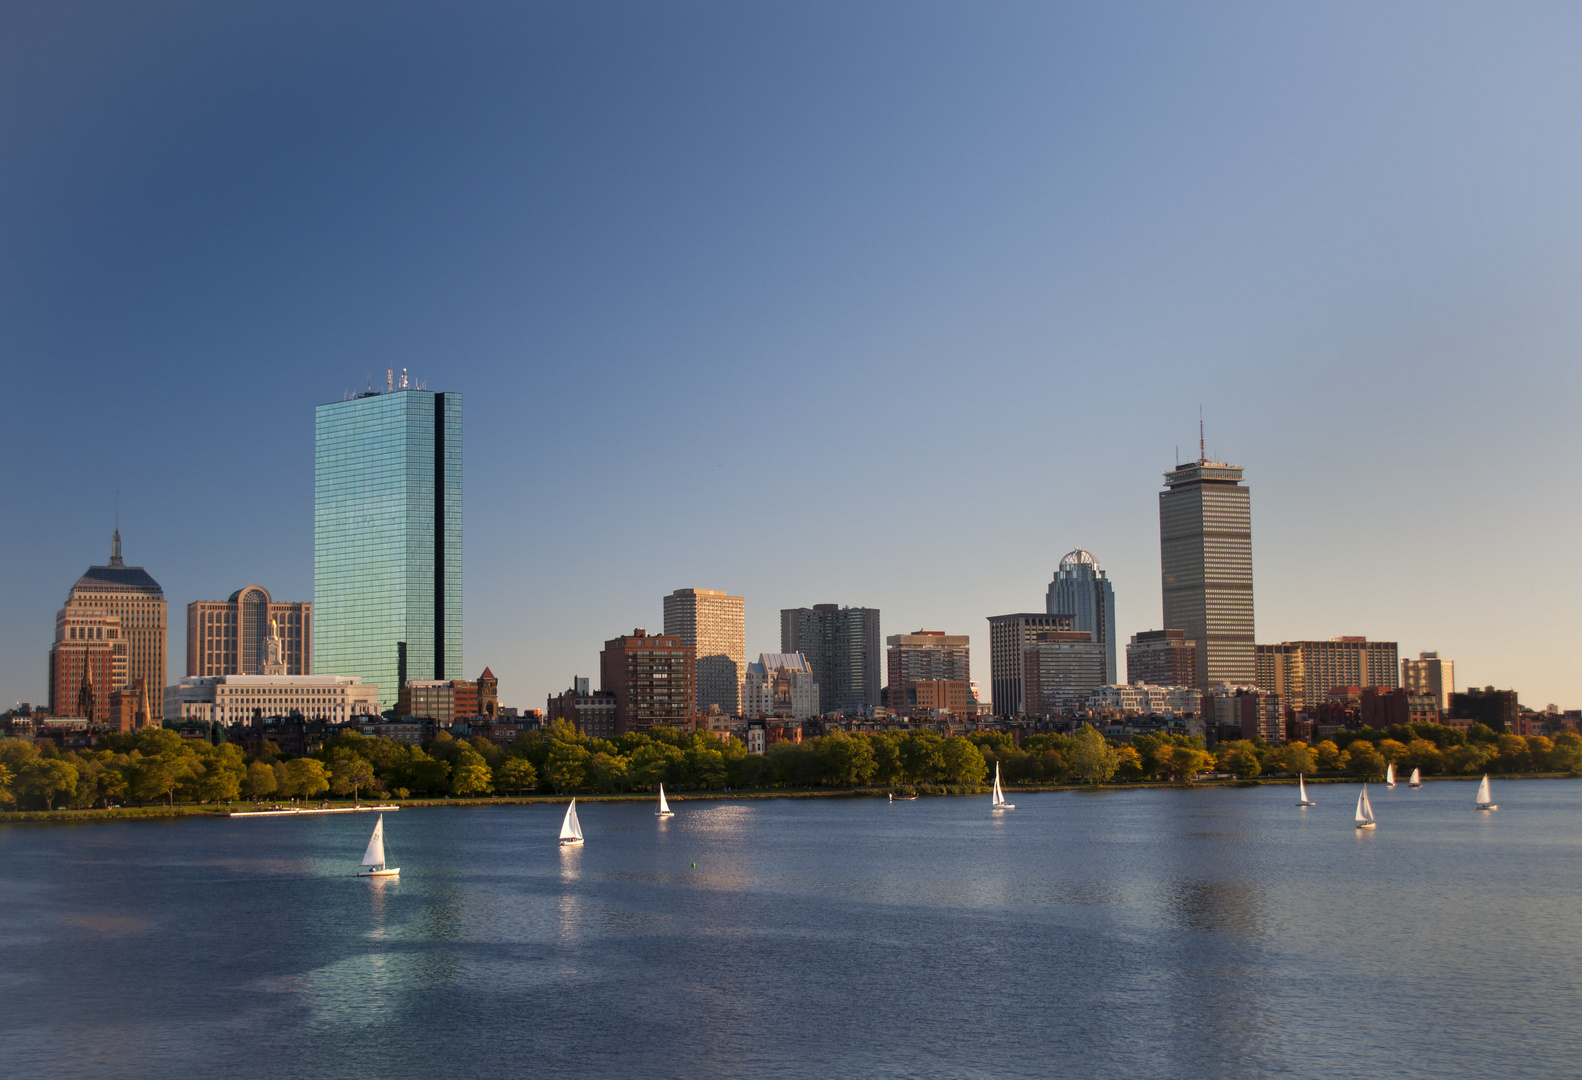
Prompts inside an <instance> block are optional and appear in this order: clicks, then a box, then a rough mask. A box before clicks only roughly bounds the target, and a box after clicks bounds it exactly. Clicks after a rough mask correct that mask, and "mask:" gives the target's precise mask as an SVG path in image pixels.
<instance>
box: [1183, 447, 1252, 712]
mask: <svg viewBox="0 0 1582 1080" xmlns="http://www.w3.org/2000/svg"><path fill="white" fill-rule="evenodd" d="M1165 484H1166V485H1167V487H1168V490H1166V491H1161V492H1160V493H1159V563H1160V571H1161V576H1162V579H1163V580H1162V585H1163V589H1164V624H1165V625H1166V626H1169V627H1176V628H1179V629H1181V630H1184V631H1186V639H1187V640H1188V641H1194V642H1196V643H1197V667H1198V687H1199V688H1200V689H1202V690H1204V691H1207V690H1210V689H1212V688H1213V687H1214V685H1215V684H1216V683H1222V682H1224V683H1230V684H1231V685H1233V686H1238V685H1250V684H1251V683H1252V682H1253V680H1254V678H1255V677H1256V674H1257V661H1256V657H1255V654H1254V648H1253V632H1252V504H1251V502H1250V498H1249V492H1248V489H1247V488H1245V487H1243V486H1242V484H1241V466H1240V465H1226V464H1224V463H1223V462H1217V461H1209V460H1207V459H1206V458H1205V457H1204V456H1203V454H1202V452H1201V451H1200V452H1199V456H1198V460H1197V461H1194V462H1192V463H1190V464H1187V465H1182V466H1179V467H1178V468H1176V469H1175V470H1173V471H1171V472H1168V473H1166V474H1165Z"/></svg>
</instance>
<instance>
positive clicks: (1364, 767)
mask: <svg viewBox="0 0 1582 1080" xmlns="http://www.w3.org/2000/svg"><path fill="white" fill-rule="evenodd" d="M1346 753H1347V755H1348V760H1347V768H1349V769H1350V770H1351V771H1352V772H1354V773H1357V774H1359V775H1361V776H1381V775H1383V773H1384V767H1385V766H1386V765H1387V764H1389V763H1388V762H1387V761H1385V760H1384V755H1383V754H1381V753H1379V751H1378V750H1376V749H1374V746H1373V744H1372V743H1370V742H1368V741H1367V740H1366V739H1358V740H1357V741H1356V742H1354V743H1352V744H1351V747H1350V748H1349V749H1348V750H1347V751H1346Z"/></svg>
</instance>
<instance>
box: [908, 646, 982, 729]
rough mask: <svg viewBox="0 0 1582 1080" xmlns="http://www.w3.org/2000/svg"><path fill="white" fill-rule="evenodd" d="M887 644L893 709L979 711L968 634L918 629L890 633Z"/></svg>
mask: <svg viewBox="0 0 1582 1080" xmlns="http://www.w3.org/2000/svg"><path fill="white" fill-rule="evenodd" d="M885 644H886V645H888V646H889V661H890V663H889V668H890V683H889V704H890V708H891V709H892V710H893V711H895V712H897V713H905V712H907V711H908V710H911V709H949V710H950V711H951V712H960V713H967V712H970V713H974V714H975V713H976V712H977V711H978V702H977V700H976V699H975V698H974V697H973V694H972V657H971V649H970V645H971V641H970V639H969V638H968V636H967V635H966V634H947V633H945V632H944V631H943V630H919V631H917V632H916V633H912V634H891V635H890V636H889V637H888V638H886V639H885ZM920 689H921V693H920V692H919V691H920Z"/></svg>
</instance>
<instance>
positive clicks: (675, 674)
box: [599, 627, 697, 735]
mask: <svg viewBox="0 0 1582 1080" xmlns="http://www.w3.org/2000/svg"><path fill="white" fill-rule="evenodd" d="M694 678H695V676H694V671H693V657H692V646H690V645H685V644H683V643H682V641H681V638H680V637H679V636H678V635H675V634H650V633H648V632H647V631H646V630H644V629H643V628H642V627H638V628H637V629H636V630H633V631H632V632H631V633H630V634H628V635H627V636H625V637H618V638H611V639H610V640H609V641H606V642H605V643H604V651H603V652H601V653H600V654H599V688H600V689H601V690H604V691H606V692H608V693H611V694H613V695H615V730H616V733H617V734H622V735H624V734H625V733H626V732H628V731H647V730H648V729H649V728H652V727H681V726H684V725H686V724H688V723H689V722H691V721H692V720H693V718H694V717H695V716H696V714H697V709H696V707H695V706H694V702H695V701H696V699H697V691H696V688H695V684H694Z"/></svg>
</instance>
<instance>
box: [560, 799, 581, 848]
mask: <svg viewBox="0 0 1582 1080" xmlns="http://www.w3.org/2000/svg"><path fill="white" fill-rule="evenodd" d="M560 838H561V839H562V840H581V839H582V823H581V822H579V821H578V820H577V800H576V799H572V800H571V805H570V806H568V807H566V819H565V820H564V821H562V822H561V823H560Z"/></svg>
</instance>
